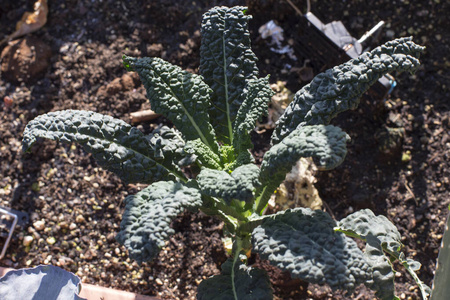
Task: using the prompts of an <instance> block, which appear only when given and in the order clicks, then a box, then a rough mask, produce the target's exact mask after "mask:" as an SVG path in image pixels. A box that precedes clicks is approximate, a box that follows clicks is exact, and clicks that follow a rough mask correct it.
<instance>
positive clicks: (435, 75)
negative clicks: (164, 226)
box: [0, 0, 450, 299]
mask: <svg viewBox="0 0 450 300" xmlns="http://www.w3.org/2000/svg"><path fill="white" fill-rule="evenodd" d="M49 2H50V3H49V16H48V23H47V24H46V26H44V28H42V29H41V30H39V31H37V32H35V33H33V34H32V36H35V37H37V38H38V39H40V40H41V41H43V42H44V43H45V44H47V45H48V46H50V48H51V53H52V56H51V59H50V62H49V66H48V67H47V69H46V71H45V72H44V73H42V74H40V75H39V76H36V77H35V78H31V79H30V81H29V82H26V83H25V82H14V81H8V80H6V78H5V73H4V72H2V74H1V78H0V99H3V98H4V97H5V96H8V97H11V98H12V99H13V105H12V106H11V107H6V106H5V105H3V104H0V105H1V111H0V160H1V162H2V164H1V166H0V168H1V173H0V174H1V175H0V205H1V206H7V207H12V208H14V209H17V210H21V211H24V212H27V213H28V214H30V217H31V222H30V224H29V226H28V227H26V228H19V229H17V231H16V232H15V235H14V239H13V241H12V243H11V245H10V246H9V249H8V253H7V256H6V258H5V259H3V260H2V261H1V262H0V263H1V264H2V265H3V266H8V267H14V268H21V267H27V266H35V265H39V264H42V263H48V264H50V263H51V264H54V265H60V266H62V267H64V268H65V269H67V270H69V271H72V272H75V273H77V274H78V275H79V276H80V277H81V278H82V280H83V282H86V283H92V284H99V285H102V286H107V287H113V288H119V289H122V290H129V291H132V292H137V293H141V294H147V295H157V296H159V297H161V298H163V299H192V298H195V292H196V288H197V286H198V284H199V282H200V281H201V280H202V279H204V278H207V277H209V276H211V275H214V274H218V273H219V272H220V265H221V264H222V263H223V262H224V261H225V259H226V252H225V251H224V248H223V244H222V241H221V238H222V227H221V224H220V222H218V221H217V220H215V219H214V218H210V217H207V216H205V215H204V214H201V213H197V214H193V213H189V212H186V213H184V214H183V215H181V216H180V217H179V218H177V219H176V220H175V221H174V222H173V224H172V225H173V227H174V228H175V229H176V234H175V235H174V236H173V237H172V238H171V239H170V240H169V242H168V244H167V246H166V247H165V248H163V249H162V251H161V254H160V255H159V257H158V259H157V260H155V261H154V262H152V263H144V264H142V265H141V266H139V265H138V264H137V263H136V262H133V261H132V260H130V259H129V258H128V256H127V254H126V251H125V249H124V248H123V247H122V246H120V245H119V244H118V243H117V242H116V241H115V239H114V236H115V234H116V233H117V231H118V228H119V224H120V220H121V217H120V216H121V214H122V212H123V207H124V205H123V199H124V198H125V196H126V195H128V194H133V193H136V192H137V191H138V190H140V189H142V188H143V187H144V186H143V185H128V186H126V185H124V184H123V183H122V182H121V181H120V180H119V179H118V178H117V177H116V176H115V175H113V174H111V173H109V172H107V171H104V170H102V169H100V168H98V167H97V165H96V164H95V161H94V160H93V159H92V157H91V156H90V155H87V154H86V153H85V152H84V151H83V150H82V149H81V148H80V147H74V146H73V145H67V144H59V143H56V142H51V141H39V142H38V143H37V144H36V145H35V146H34V147H33V148H32V149H31V153H27V154H23V153H22V152H21V145H20V141H21V138H22V132H23V129H24V127H25V125H26V124H27V123H28V122H29V121H30V120H31V119H33V118H34V117H36V116H37V115H39V114H42V113H46V112H49V111H55V110H62V109H69V108H70V109H85V110H94V111H96V112H99V113H104V114H108V115H111V116H113V117H117V118H121V119H123V120H125V121H127V122H128V121H129V119H128V117H129V113H130V112H133V111H138V110H141V109H148V108H149V104H148V102H147V101H146V95H145V90H144V88H143V87H142V85H141V83H140V82H139V79H138V78H137V77H136V75H135V74H129V73H127V72H126V71H125V69H124V68H123V66H122V63H121V56H122V55H123V54H126V55H131V56H158V57H162V58H163V59H166V60H168V61H170V62H171V63H173V64H176V65H179V66H181V67H182V68H183V69H187V70H189V71H192V72H197V71H198V65H199V47H200V40H201V37H200V32H199V30H200V21H201V15H202V14H203V13H204V12H206V11H207V10H208V9H209V8H211V7H213V6H215V5H227V6H233V5H247V6H249V14H252V15H253V19H252V20H251V22H250V30H251V38H252V43H253V47H254V51H255V53H256V55H257V57H258V58H259V63H258V66H259V68H260V73H261V76H265V75H266V74H271V77H270V80H271V82H275V81H277V80H284V81H286V82H287V86H288V87H289V88H290V89H291V90H292V91H294V92H295V91H297V90H298V89H300V88H301V87H302V86H303V85H305V84H306V83H307V82H305V81H302V80H301V77H300V75H299V73H298V72H297V71H295V70H296V69H295V68H296V67H297V69H298V68H300V67H302V66H303V65H304V63H305V60H306V59H309V58H308V57H302V53H304V49H301V45H299V44H298V42H297V40H298V36H299V35H301V34H302V32H303V30H304V28H301V27H300V26H299V22H298V18H299V16H298V15H296V14H295V12H294V11H293V9H292V7H291V6H289V4H288V3H287V2H285V1H274V0H261V1H255V0H252V1H232V0H230V1H193V2H189V3H186V4H185V3H183V5H181V4H180V2H179V1H175V0H169V1H163V0H157V1H152V2H147V1H138V0H131V1H112V0H104V1H87V0H86V1H75V0H69V1H63V0H55V1H49ZM293 2H295V4H296V5H297V6H298V7H299V8H300V9H304V8H305V7H306V5H305V1H293ZM444 2H445V1H444ZM312 4H313V5H312V11H313V13H314V14H316V15H317V16H318V17H319V18H320V19H321V20H322V21H323V22H324V23H327V22H331V21H333V20H342V22H343V23H344V24H345V25H346V27H347V28H348V29H349V31H350V32H351V33H352V35H354V36H356V37H359V36H361V35H362V34H363V33H364V32H365V31H366V30H368V29H369V28H371V27H372V26H373V25H375V24H376V23H377V22H378V21H379V20H384V21H385V22H386V24H388V25H387V26H386V28H385V29H384V30H383V33H382V34H381V35H380V37H379V40H377V41H374V42H373V44H372V45H371V46H375V45H376V44H381V43H383V42H385V41H387V40H390V39H392V38H395V37H401V36H409V35H413V36H414V41H415V42H416V43H418V44H422V45H425V46H427V51H426V53H425V55H424V56H423V57H422V58H421V61H422V67H421V68H420V69H419V70H418V72H417V73H416V74H415V75H410V74H400V75H398V76H396V78H397V82H398V85H397V87H396V89H395V90H394V91H393V93H392V94H391V95H390V97H389V98H388V99H386V100H385V101H383V100H381V99H375V98H371V97H370V95H366V96H365V97H363V99H362V100H361V105H360V106H359V108H358V109H357V110H356V111H350V112H345V113H343V114H341V115H340V116H338V117H337V118H336V119H335V120H334V121H333V124H334V125H337V126H340V127H342V128H343V130H345V131H346V132H347V133H348V134H349V135H350V136H351V138H352V141H351V143H350V144H349V145H348V146H349V147H348V148H349V152H348V155H347V158H346V161H345V162H344V163H343V164H342V165H341V166H340V167H338V168H337V169H336V170H334V171H331V172H320V173H319V174H318V176H317V177H318V183H317V188H318V190H319V192H320V196H321V198H322V199H323V201H324V202H325V203H326V204H327V206H326V210H327V211H328V212H329V213H330V214H332V215H333V216H334V217H335V218H336V219H341V218H343V217H345V216H346V215H347V214H348V213H350V212H351V211H353V210H357V209H360V208H365V207H368V208H371V209H373V210H374V212H375V213H376V214H383V215H386V216H387V217H388V218H389V219H390V220H391V221H393V223H394V224H395V225H396V226H397V227H398V228H399V230H400V232H401V234H402V236H403V238H404V239H403V243H404V244H405V248H404V251H405V253H406V255H407V256H408V257H412V258H414V259H416V260H418V261H420V262H421V263H422V264H423V266H422V269H421V271H420V272H419V277H420V278H421V279H422V280H424V281H425V283H426V284H428V285H430V283H431V280H432V277H433V271H434V269H435V260H436V257H437V251H438V249H439V245H440V240H441V238H442V231H443V226H444V225H443V224H444V222H445V218H446V215H447V206H448V204H449V201H450V196H449V170H450V168H449V163H448V161H449V158H448V155H449V145H450V144H449V143H450V140H449V120H450V116H449V105H448V99H449V92H448V78H450V74H449V73H450V72H449V62H448V60H447V55H446V54H447V53H448V52H449V50H450V49H449V47H450V46H449V43H450V37H449V33H448V32H445V31H444V29H445V28H448V27H449V25H450V24H449V21H448V18H447V17H446V16H445V13H444V12H445V11H448V10H449V9H450V7H449V5H450V4H449V3H446V2H445V3H441V4H439V5H437V4H436V2H435V1H432V0H428V1H422V2H421V3H416V4H415V5H409V4H406V3H403V2H402V3H397V2H395V1H387V0H377V1H372V2H371V4H370V5H367V4H366V3H365V2H364V1H358V2H355V1H347V2H345V1H344V2H336V1H315V2H313V3H312ZM32 5H33V1H27V0H17V1H4V3H3V2H2V7H1V8H0V32H2V33H3V34H5V33H9V32H12V31H13V30H14V24H15V23H16V22H17V21H18V20H19V19H20V17H21V16H22V14H23V12H25V11H29V10H31V9H32ZM374 16H376V17H374ZM269 20H276V21H277V23H278V24H279V25H280V26H281V27H282V28H283V29H284V30H285V32H284V33H285V43H287V44H292V47H293V49H294V51H295V52H294V53H295V54H296V55H297V58H298V60H296V61H295V60H292V59H291V58H289V57H288V56H286V55H278V54H276V53H274V52H272V51H271V50H270V45H268V42H267V41H266V40H263V39H261V38H260V37H259V36H258V28H259V27H260V26H261V25H263V24H264V23H266V22H268V21H269ZM3 48H4V46H3V47H2V49H3ZM289 65H290V66H292V67H293V68H290V67H289ZM308 66H310V67H311V68H312V70H313V73H314V75H317V74H318V73H319V72H321V71H324V70H325V69H326V68H329V67H332V66H328V65H325V64H323V62H320V61H310V62H309V63H308ZM446 85H447V86H446ZM161 123H162V124H169V123H168V121H167V120H166V119H164V118H163V117H161V118H158V119H157V120H154V121H153V122H151V123H142V124H136V125H137V126H138V127H139V129H141V130H143V131H144V132H145V133H149V132H151V130H152V129H153V128H155V127H156V126H157V125H158V124H161ZM399 128H400V129H402V130H403V131H402V133H403V134H402V136H401V138H400V139H398V140H394V142H393V143H386V142H385V141H386V140H385V137H386V132H388V136H389V132H390V131H389V130H391V129H399ZM252 135H253V140H254V142H255V143H256V145H255V151H254V154H255V156H256V158H257V160H258V159H260V158H261V156H262V154H263V153H264V151H266V150H267V149H268V147H269V145H268V141H269V137H270V132H266V133H265V134H263V135H257V134H256V133H253V134H252ZM386 145H391V146H392V145H393V146H392V147H386ZM37 220H44V221H45V228H44V229H42V230H38V229H36V228H35V226H33V222H36V221H37ZM26 235H31V236H33V237H34V241H33V242H32V244H31V245H30V246H28V247H27V246H24V245H23V243H22V240H23V237H24V236H26ZM50 237H53V238H55V240H56V242H55V243H53V242H52V239H50ZM252 259H254V261H255V263H256V264H258V265H262V266H265V268H266V269H267V270H268V272H269V273H270V274H271V275H274V276H272V283H273V284H274V287H275V292H276V295H277V296H278V297H279V298H281V299H305V298H311V299H348V298H349V297H350V298H358V299H372V297H373V293H372V292H370V291H369V290H368V289H366V288H365V287H359V288H358V289H357V290H356V292H355V293H354V294H353V295H351V296H350V295H345V294H344V293H343V292H332V291H331V290H330V289H328V288H327V287H320V286H317V285H308V284H306V283H304V282H301V281H299V280H295V279H294V280H292V279H291V278H290V276H289V274H287V273H285V272H280V270H278V269H276V268H273V267H270V266H269V265H268V264H267V262H264V261H259V259H258V258H257V257H253V258H252ZM396 283H397V291H398V294H399V295H402V294H404V295H405V299H406V298H408V297H411V299H418V298H419V293H418V289H417V288H412V289H410V287H414V286H415V285H414V283H413V282H412V279H411V278H410V277H409V275H407V274H405V272H403V271H401V270H400V272H398V273H397V278H396Z"/></svg>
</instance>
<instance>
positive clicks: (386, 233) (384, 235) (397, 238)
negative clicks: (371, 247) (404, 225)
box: [338, 209, 402, 255]
mask: <svg viewBox="0 0 450 300" xmlns="http://www.w3.org/2000/svg"><path fill="white" fill-rule="evenodd" d="M338 226H339V229H341V230H343V231H351V232H354V233H356V234H357V235H359V236H361V237H362V238H363V239H365V237H366V236H369V235H373V236H375V237H377V238H378V239H379V241H380V244H381V245H382V246H383V248H385V249H387V250H388V251H389V252H391V253H397V254H398V255H400V252H399V251H400V248H401V247H402V242H401V240H402V239H401V238H402V237H401V235H400V232H398V230H397V228H396V227H395V226H394V224H392V223H391V221H389V220H388V218H386V217H385V216H383V215H380V216H375V214H374V213H373V212H372V211H371V210H370V209H362V210H359V211H357V212H354V213H352V214H350V215H348V216H347V217H346V218H344V219H342V220H341V221H339V222H338Z"/></svg>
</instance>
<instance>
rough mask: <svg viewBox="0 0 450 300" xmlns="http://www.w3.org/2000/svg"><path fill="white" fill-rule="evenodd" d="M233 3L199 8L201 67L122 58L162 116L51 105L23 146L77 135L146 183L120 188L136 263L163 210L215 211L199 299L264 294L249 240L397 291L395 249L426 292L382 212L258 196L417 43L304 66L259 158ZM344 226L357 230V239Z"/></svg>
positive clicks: (153, 246) (406, 67)
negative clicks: (305, 72)
mask: <svg viewBox="0 0 450 300" xmlns="http://www.w3.org/2000/svg"><path fill="white" fill-rule="evenodd" d="M245 11H246V8H245V7H233V8H227V7H216V8H213V9H211V10H210V11H208V12H207V13H205V14H204V18H203V21H202V25H201V33H202V44H201V48H200V55H201V57H200V69H199V72H200V75H197V74H191V73H189V72H187V71H184V70H182V69H181V68H179V67H178V66H175V65H172V64H171V63H169V62H167V61H164V60H162V59H160V58H156V57H154V58H133V57H129V56H124V57H123V62H124V65H125V67H126V69H127V70H129V71H134V72H137V73H138V74H139V76H140V79H141V81H142V82H143V84H144V86H145V88H146V90H147V95H148V98H149V99H150V103H151V106H152V109H153V110H154V111H155V112H157V113H160V114H162V115H164V116H165V117H167V118H168V119H169V120H171V121H172V123H173V125H174V126H175V128H169V127H166V126H163V127H160V128H159V129H157V130H155V131H153V132H152V134H151V135H150V136H145V135H144V134H143V133H142V132H141V131H139V130H138V129H137V128H134V127H132V126H130V125H128V124H126V123H125V122H123V121H121V120H118V119H115V118H112V117H109V116H105V115H102V114H98V113H95V112H88V111H75V110H66V111H59V112H51V113H48V114H45V115H41V116H38V117H37V118H36V119H34V120H33V121H31V122H30V123H29V124H28V125H27V127H26V129H25V132H24V138H23V148H24V150H29V149H30V147H31V146H32V145H33V143H34V142H35V141H36V139H37V138H38V137H44V138H48V139H53V140H59V141H63V142H68V143H72V142H77V143H79V144H81V145H82V146H83V147H84V149H85V150H86V151H87V152H89V153H91V154H92V155H93V157H94V158H95V159H96V160H97V162H98V164H99V165H101V166H102V167H104V168H106V169H108V170H110V171H112V172H114V173H116V174H117V175H118V176H120V178H121V179H122V180H123V181H124V182H126V183H137V182H139V183H148V184H149V186H148V187H147V188H145V189H143V190H142V191H140V192H138V193H137V194H136V195H133V196H128V197H127V198H126V199H125V203H126V206H125V212H124V214H123V217H122V223H121V226H120V228H121V229H120V232H119V234H118V235H117V240H118V241H119V242H120V243H121V244H123V245H125V247H126V248H127V249H128V252H129V256H130V257H131V258H133V259H135V260H137V261H138V262H144V261H150V260H152V259H155V258H157V255H158V252H159V250H160V249H161V247H163V246H164V245H165V243H166V241H167V240H168V238H169V236H170V235H171V234H173V233H174V230H173V229H171V228H170V223H171V221H172V220H173V219H174V218H175V217H176V216H177V215H178V214H180V213H181V212H183V211H184V210H185V209H189V210H194V211H195V210H201V211H203V212H204V213H206V214H208V215H211V216H216V217H218V218H220V219H221V220H222V221H223V222H224V224H225V229H226V230H225V234H226V235H228V236H229V237H231V238H232V240H233V249H232V254H231V257H230V258H229V259H228V260H227V261H226V262H225V263H224V264H223V265H222V273H221V275H218V276H213V277H211V278H209V279H207V280H205V281H203V282H202V283H201V284H200V286H199V288H198V299H272V288H271V286H270V282H269V278H268V277H267V275H266V273H265V272H264V271H262V270H259V269H256V268H254V267H251V266H248V265H247V255H248V254H249V253H251V252H253V253H258V254H259V255H260V257H261V258H263V259H267V260H268V261H270V262H271V263H272V264H273V265H275V266H277V267H278V268H280V269H282V270H288V271H289V272H290V273H291V275H292V277H295V278H300V279H302V280H306V281H308V282H312V283H318V284H328V285H329V286H331V288H333V289H344V290H347V291H349V292H351V291H352V290H354V288H355V287H356V286H358V285H359V284H361V283H364V284H366V285H367V286H368V287H370V288H371V289H373V290H375V291H376V295H377V296H378V297H380V298H381V299H394V298H396V297H395V290H394V271H393V266H392V264H393V262H394V261H395V260H398V261H399V262H400V263H401V264H403V265H404V266H405V267H406V269H407V270H408V271H409V272H410V273H411V275H412V276H413V277H414V279H415V280H416V281H417V283H418V285H419V287H420V290H421V292H422V295H423V297H424V298H426V297H427V293H428V289H427V287H426V286H425V285H424V284H423V283H422V282H421V281H420V280H419V279H418V277H417V276H416V274H415V272H414V271H416V270H417V269H418V268H419V267H420V264H419V263H417V262H415V261H412V260H409V259H406V258H405V255H404V254H403V253H402V252H401V251H400V249H401V246H402V245H401V236H400V234H399V232H398V231H397V229H396V228H395V226H394V225H392V223H391V222H389V220H388V219H387V218H386V217H384V216H375V215H374V214H373V213H372V212H371V211H370V210H362V211H358V212H355V213H353V214H351V215H349V216H348V217H346V218H345V219H343V220H340V221H339V222H337V221H335V220H333V219H332V218H331V217H330V215H328V214H327V213H325V212H323V211H320V210H311V209H309V208H296V209H289V210H286V211H282V212H279V213H276V214H273V215H264V211H265V208H266V206H267V203H268V200H269V198H270V196H271V195H272V194H273V193H274V191H275V190H276V189H277V187H278V186H279V185H280V183H281V182H282V181H283V180H284V178H285V175H286V173H288V172H289V171H290V170H291V168H292V166H293V165H294V164H295V163H296V162H297V161H298V160H299V159H300V158H301V157H313V158H314V159H315V160H316V162H317V164H318V165H319V166H320V167H321V168H322V169H324V170H326V169H332V168H335V167H336V166H338V165H339V164H340V163H341V162H342V161H343V160H344V158H345V156H346V152H347V150H346V143H347V142H348V141H349V136H348V135H347V134H346V133H345V132H343V131H342V130H341V129H340V128H338V127H335V126H333V125H329V123H330V121H331V119H332V118H333V117H335V116H336V115H337V114H339V113H340V112H343V111H345V110H348V109H354V108H356V107H357V105H358V103H359V98H360V97H361V96H362V94H363V93H364V92H366V91H367V90H368V89H369V87H370V86H371V85H372V84H373V83H375V82H376V81H377V80H378V79H379V78H380V77H381V76H383V75H384V74H386V73H388V72H392V71H395V70H399V71H410V72H413V71H415V70H416V69H417V67H418V66H419V60H418V57H419V54H420V53H421V52H422V51H423V47H421V46H418V45H416V44H414V43H413V42H412V41H411V38H400V39H397V40H394V41H391V42H388V43H386V44H384V45H382V46H380V47H377V48H375V49H374V50H373V51H371V52H367V53H364V54H362V55H361V56H360V57H358V58H356V59H353V60H350V61H349V62H346V63H344V64H342V65H340V66H337V67H334V68H332V69H330V70H327V71H325V72H324V73H321V74H319V75H317V76H316V77H315V78H314V79H313V80H312V82H311V83H310V84H308V85H306V86H305V87H303V88H302V89H301V90H300V91H298V92H297V93H296V95H295V98H294V101H293V102H292V103H291V104H290V105H289V107H288V108H287V110H286V112H285V113H284V115H283V116H282V117H281V119H280V120H279V122H278V124H277V128H276V129H275V131H274V133H273V136H272V140H271V143H272V147H271V149H270V150H268V151H267V152H266V153H265V155H264V157H263V160H262V163H261V166H260V167H258V166H257V165H256V164H255V162H254V158H253V156H252V155H251V153H250V149H252V147H253V145H252V142H251V139H250V132H251V130H253V128H254V126H255V122H256V121H257V120H258V119H259V118H260V117H261V116H262V115H264V114H265V113H266V112H267V108H268V102H269V101H270V98H271V96H272V95H273V91H272V90H271V88H270V87H269V81H268V77H265V78H260V77H258V68H257V66H256V61H257V58H256V56H255V54H254V53H253V52H252V50H251V47H250V35H249V31H248V21H249V19H250V16H248V15H246V14H245ZM189 165H195V166H198V167H199V168H197V169H198V170H199V171H198V172H197V174H195V172H194V174H192V175H191V176H187V175H186V174H185V173H184V172H183V168H184V167H185V166H189ZM193 169H195V168H193ZM353 238H357V239H360V240H363V241H364V242H365V244H366V247H365V251H361V250H360V249H359V248H358V246H357V244H356V242H355V241H354V239H353Z"/></svg>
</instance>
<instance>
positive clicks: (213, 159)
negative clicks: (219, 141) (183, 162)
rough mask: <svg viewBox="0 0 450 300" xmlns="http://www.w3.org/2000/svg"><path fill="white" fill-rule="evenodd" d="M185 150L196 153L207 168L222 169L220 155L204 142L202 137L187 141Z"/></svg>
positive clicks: (198, 159)
mask: <svg viewBox="0 0 450 300" xmlns="http://www.w3.org/2000/svg"><path fill="white" fill-rule="evenodd" d="M184 152H185V153H187V154H188V155H194V156H196V158H197V161H198V162H199V163H200V165H202V166H204V167H206V168H212V169H217V170H220V169H222V165H221V161H220V157H219V155H217V154H216V153H214V152H213V151H212V150H211V149H210V148H208V146H206V145H205V144H203V142H202V141H201V140H200V139H196V140H193V141H187V142H186V146H185V147H184Z"/></svg>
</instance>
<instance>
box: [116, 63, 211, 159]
mask: <svg viewBox="0 0 450 300" xmlns="http://www.w3.org/2000/svg"><path fill="white" fill-rule="evenodd" d="M123 60H124V64H125V66H126V67H127V69H128V70H130V71H136V72H137V73H138V74H139V77H140V78H141V81H142V83H143V84H144V86H145V88H146V89H147V97H148V98H149V100H150V103H151V105H152V110H154V111H155V112H157V113H159V114H162V115H164V116H166V117H167V118H168V119H169V120H171V121H172V122H173V124H174V125H175V126H176V127H177V129H178V130H180V131H181V132H182V133H183V134H184V136H185V137H186V139H187V140H195V139H197V138H200V139H201V140H202V142H203V143H204V144H205V145H207V146H208V147H209V148H211V149H215V150H217V143H216V141H215V136H214V130H213V127H212V125H211V124H210V123H209V115H208V109H209V107H210V94H211V92H212V91H211V89H210V88H209V86H208V85H207V84H206V83H205V82H204V81H203V79H202V77H201V76H199V75H197V74H192V73H189V72H187V71H184V70H182V69H181V68H180V67H178V66H175V65H172V64H171V63H169V62H166V61H164V60H163V59H161V58H158V57H152V58H150V57H144V58H139V59H137V58H132V57H128V56H124V57H123Z"/></svg>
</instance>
